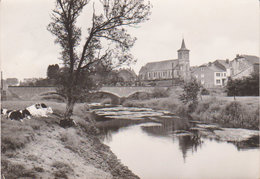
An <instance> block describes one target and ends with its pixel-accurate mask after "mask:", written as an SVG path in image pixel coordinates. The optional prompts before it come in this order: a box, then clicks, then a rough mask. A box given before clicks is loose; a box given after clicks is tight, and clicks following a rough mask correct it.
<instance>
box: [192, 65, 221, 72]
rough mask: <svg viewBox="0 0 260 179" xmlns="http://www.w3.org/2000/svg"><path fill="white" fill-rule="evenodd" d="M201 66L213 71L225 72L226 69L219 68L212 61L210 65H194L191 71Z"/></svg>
mask: <svg viewBox="0 0 260 179" xmlns="http://www.w3.org/2000/svg"><path fill="white" fill-rule="evenodd" d="M202 67H203V68H205V69H208V70H210V71H213V72H225V71H226V70H223V69H222V68H219V67H218V66H216V65H215V64H214V63H212V64H211V65H200V66H199V67H194V68H193V70H192V71H193V72H196V71H201V70H200V69H201V68H202Z"/></svg>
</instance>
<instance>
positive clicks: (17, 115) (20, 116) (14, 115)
mask: <svg viewBox="0 0 260 179" xmlns="http://www.w3.org/2000/svg"><path fill="white" fill-rule="evenodd" d="M8 118H9V119H11V120H17V121H21V122H23V114H22V113H21V112H20V111H17V110H16V111H11V112H9V114H8Z"/></svg>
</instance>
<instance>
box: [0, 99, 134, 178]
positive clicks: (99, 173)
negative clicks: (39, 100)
mask: <svg viewBox="0 0 260 179" xmlns="http://www.w3.org/2000/svg"><path fill="white" fill-rule="evenodd" d="M34 103H35V102H34V101H4V102H3V103H2V107H4V108H8V109H23V108H25V107H27V106H30V105H32V104H34ZM44 103H46V104H47V105H48V106H51V107H52V108H53V111H54V114H52V115H50V116H49V117H46V118H44V117H38V118H36V117H33V118H32V119H26V120H24V122H18V121H11V120H7V119H5V118H4V117H2V119H1V124H2V125H1V139H2V143H1V166H2V167H1V173H2V176H4V177H5V178H8V179H9V178H93V179H94V178H95V179H96V178H100V179H101V178H102V179H103V178H138V177H137V176H136V175H134V174H133V173H132V172H131V171H130V170H129V169H128V168H127V167H125V166H123V165H122V164H121V163H120V162H119V160H118V159H117V157H116V156H115V155H114V154H113V153H112V151H111V150H110V148H109V147H108V146H106V145H104V144H103V143H102V142H101V141H100V140H99V138H98V137H97V134H98V132H99V131H98V130H97V128H96V127H95V126H94V125H93V123H92V122H91V121H93V115H92V114H90V113H89V114H86V107H85V106H84V104H78V105H76V106H75V115H73V116H72V118H73V119H74V120H75V121H76V123H77V126H76V127H71V128H67V129H64V128H62V127H60V126H59V125H58V122H59V120H60V117H59V116H60V115H61V114H62V112H64V109H65V104H62V103H55V102H44Z"/></svg>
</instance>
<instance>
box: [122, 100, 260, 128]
mask: <svg viewBox="0 0 260 179" xmlns="http://www.w3.org/2000/svg"><path fill="white" fill-rule="evenodd" d="M123 106H127V107H145V108H153V109H162V110H168V111H171V112H173V113H175V114H177V115H179V116H181V117H188V118H191V119H194V120H200V121H203V122H209V123H218V124H221V125H222V126H223V127H237V128H247V129H258V130H259V97H236V101H234V99H233V97H224V96H217V97H216V96H215V97H214V96H202V100H201V99H199V103H198V106H197V107H196V109H195V111H194V112H192V113H189V112H188V106H187V105H184V104H183V103H182V102H181V101H179V99H178V96H177V95H171V96H170V97H168V98H157V99H156V98H154V99H148V100H126V101H125V102H124V103H123Z"/></svg>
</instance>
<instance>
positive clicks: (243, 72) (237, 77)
mask: <svg viewBox="0 0 260 179" xmlns="http://www.w3.org/2000/svg"><path fill="white" fill-rule="evenodd" d="M253 72H254V66H251V67H248V68H247V69H246V70H244V71H241V72H240V73H237V74H236V75H233V76H232V78H233V79H239V78H243V77H245V76H250V74H251V73H253Z"/></svg>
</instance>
